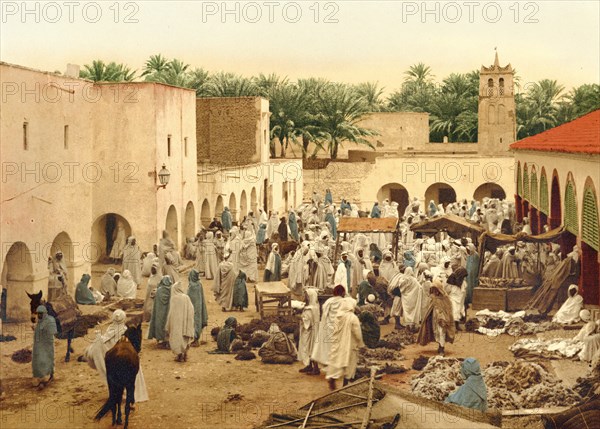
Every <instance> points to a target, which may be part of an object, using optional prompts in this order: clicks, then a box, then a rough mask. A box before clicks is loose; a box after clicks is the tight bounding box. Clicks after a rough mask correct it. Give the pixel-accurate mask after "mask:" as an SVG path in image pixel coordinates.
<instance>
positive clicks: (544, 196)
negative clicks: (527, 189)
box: [539, 173, 550, 215]
mask: <svg viewBox="0 0 600 429" xmlns="http://www.w3.org/2000/svg"><path fill="white" fill-rule="evenodd" d="M548 207H549V203H548V179H547V178H546V175H545V174H544V173H542V177H540V206H539V209H540V211H541V212H542V213H544V214H547V215H549V214H550V211H549V209H548Z"/></svg>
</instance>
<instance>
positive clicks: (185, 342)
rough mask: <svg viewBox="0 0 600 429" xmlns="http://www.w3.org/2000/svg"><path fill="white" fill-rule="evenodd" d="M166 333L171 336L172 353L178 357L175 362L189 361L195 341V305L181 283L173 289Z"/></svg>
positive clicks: (176, 284)
mask: <svg viewBox="0 0 600 429" xmlns="http://www.w3.org/2000/svg"><path fill="white" fill-rule="evenodd" d="M165 332H167V333H168V334H169V346H170V347H171V351H172V352H173V353H174V354H175V356H177V357H176V358H175V360H176V361H177V362H185V361H187V351H188V349H189V347H190V344H191V343H192V341H194V305H193V304H192V300H191V299H190V297H189V296H188V295H187V294H186V293H185V291H184V290H183V284H181V282H177V283H175V284H174V285H173V287H172V288H171V301H170V302H169V314H168V316H167V324H166V325H165Z"/></svg>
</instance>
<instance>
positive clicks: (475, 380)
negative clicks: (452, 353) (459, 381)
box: [445, 357, 487, 411]
mask: <svg viewBox="0 0 600 429" xmlns="http://www.w3.org/2000/svg"><path fill="white" fill-rule="evenodd" d="M460 373H461V375H462V376H463V377H464V378H465V383H464V384H463V385H462V386H460V387H459V388H458V390H457V391H456V392H454V393H451V394H450V395H448V397H447V398H446V401H445V402H448V403H451V404H456V405H460V406H461V407H466V408H473V409H475V410H479V411H486V410H487V388H486V386H485V381H483V377H482V376H481V368H480V366H479V362H478V361H477V359H475V358H471V357H469V358H466V359H465V360H464V361H463V363H462V366H461V368H460Z"/></svg>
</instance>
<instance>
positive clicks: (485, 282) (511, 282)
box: [478, 277, 527, 289]
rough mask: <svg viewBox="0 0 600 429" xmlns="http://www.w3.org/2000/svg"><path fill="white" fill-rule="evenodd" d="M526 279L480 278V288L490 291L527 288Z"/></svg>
mask: <svg viewBox="0 0 600 429" xmlns="http://www.w3.org/2000/svg"><path fill="white" fill-rule="evenodd" d="M526 286H527V284H526V283H525V280H524V279H520V278H519V279H505V278H495V277H479V286H478V287H483V288H488V289H512V288H519V287H526Z"/></svg>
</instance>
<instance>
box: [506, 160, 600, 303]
mask: <svg viewBox="0 0 600 429" xmlns="http://www.w3.org/2000/svg"><path fill="white" fill-rule="evenodd" d="M538 171H540V180H539V186H538V182H537V174H536V169H535V167H534V166H528V165H527V164H526V163H525V164H523V165H522V166H521V163H520V162H518V163H517V186H516V189H517V194H516V195H515V202H516V209H517V210H516V212H517V220H518V221H519V222H521V221H522V220H523V218H524V217H527V218H529V219H530V223H531V230H532V232H533V234H539V233H541V232H543V229H544V226H545V225H548V226H549V227H550V228H552V229H553V228H557V227H559V226H560V225H563V226H564V228H565V233H564V234H563V237H562V238H561V243H560V244H561V252H562V254H563V256H565V255H566V254H567V253H569V252H570V251H571V250H572V249H573V246H574V245H576V244H577V245H578V246H579V249H580V252H581V258H580V261H581V276H580V280H579V286H580V288H581V292H582V295H583V298H584V302H585V303H586V304H592V305H600V262H599V260H598V252H599V251H600V223H599V216H598V194H597V189H596V186H595V184H594V182H593V180H592V178H591V177H587V178H586V181H585V186H584V189H577V187H576V184H575V180H574V177H573V173H572V172H569V173H568V174H567V176H566V177H564V178H560V177H559V176H558V173H557V171H556V170H555V169H554V170H552V179H551V181H550V183H551V184H550V186H548V182H549V178H548V172H549V171H551V170H546V169H545V168H541V169H538ZM529 173H530V174H529ZM561 179H562V180H563V182H562V185H561ZM548 188H550V189H548ZM580 213H581V214H580Z"/></svg>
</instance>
